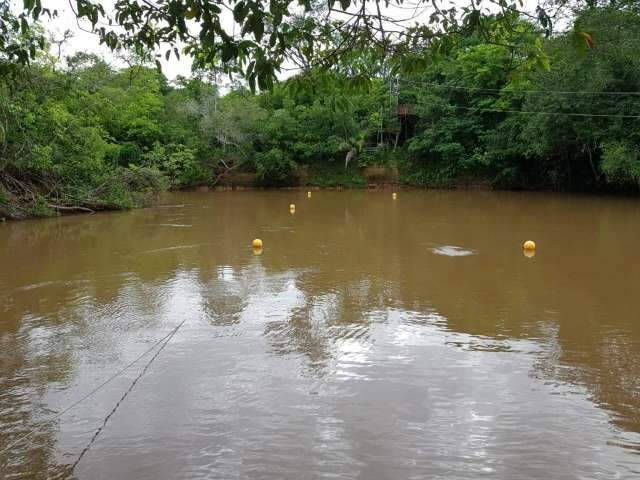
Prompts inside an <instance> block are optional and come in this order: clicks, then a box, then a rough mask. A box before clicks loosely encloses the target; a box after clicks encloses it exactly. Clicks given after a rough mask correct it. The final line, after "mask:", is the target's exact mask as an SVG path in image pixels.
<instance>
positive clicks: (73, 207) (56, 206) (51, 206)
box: [49, 203, 96, 213]
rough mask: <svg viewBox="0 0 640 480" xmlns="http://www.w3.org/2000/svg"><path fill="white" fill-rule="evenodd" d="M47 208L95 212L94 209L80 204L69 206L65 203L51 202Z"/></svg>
mask: <svg viewBox="0 0 640 480" xmlns="http://www.w3.org/2000/svg"><path fill="white" fill-rule="evenodd" d="M49 208H52V209H54V210H58V211H60V212H87V213H96V211H95V210H91V209H90V208H88V207H82V206H80V205H71V206H67V205H53V204H51V203H50V204H49Z"/></svg>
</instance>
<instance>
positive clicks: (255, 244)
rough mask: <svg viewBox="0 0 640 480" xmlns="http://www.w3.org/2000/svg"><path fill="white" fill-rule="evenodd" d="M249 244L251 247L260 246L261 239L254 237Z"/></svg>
mask: <svg viewBox="0 0 640 480" xmlns="http://www.w3.org/2000/svg"><path fill="white" fill-rule="evenodd" d="M251 246H252V247H253V248H262V240H260V239H259V238H256V239H255V240H254V241H253V242H251Z"/></svg>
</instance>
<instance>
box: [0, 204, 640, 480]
mask: <svg viewBox="0 0 640 480" xmlns="http://www.w3.org/2000/svg"><path fill="white" fill-rule="evenodd" d="M290 203H295V204H296V207H297V208H296V211H295V214H291V213H290V212H289V207H288V206H289V204H290ZM253 238H261V239H262V240H263V241H264V249H263V251H262V254H261V255H254V252H253V251H252V249H251V247H250V243H251V240H252V239H253ZM526 239H533V240H535V241H536V242H537V244H538V250H537V253H536V255H535V256H534V257H533V258H526V257H525V256H524V255H523V254H522V250H521V247H520V245H521V244H522V242H523V241H524V240H526ZM639 239H640V202H638V201H637V200H631V199H612V198H595V197H574V196H560V195H550V194H521V193H493V192H432V191H429V192H423V191H415V192H400V193H399V195H398V198H397V200H395V201H394V200H392V198H391V193H390V192H366V191H361V192H360V191H358V192H314V193H313V195H312V197H311V198H310V199H308V198H307V196H306V193H305V192H298V191H277V192H227V193H202V192H200V193H195V192H194V193H176V194H171V195H169V196H167V198H166V199H164V201H163V204H162V205H160V206H158V207H156V208H150V209H144V210H136V211H131V212H121V213H108V214H98V215H93V216H73V217H64V218H58V219H49V220H36V221H26V222H21V223H13V224H4V225H0V266H1V268H0V451H2V453H0V473H1V474H2V475H1V476H2V478H8V479H9V478H25V479H31V478H34V479H45V478H61V479H66V478H79V479H91V480H94V479H96V480H100V479H105V480H107V479H108V480H117V479H133V478H135V479H167V480H169V479H182V478H184V479H224V480H229V479H274V480H275V479H285V478H286V479H318V478H332V479H335V478H338V479H362V480H378V479H393V480H396V479H413V478H416V479H418V478H420V479H422V478H434V479H438V478H442V479H477V478H491V479H505V480H507V479H508V480H513V479H516V480H517V479H537V478H540V479H549V478H563V479H609V478H611V479H614V478H615V479H618V478H622V479H624V478H638V477H639V476H640V318H639V311H640V268H639V266H640V253H639V250H638V241H639ZM182 321H184V325H183V326H182V327H181V328H180V329H179V330H178V331H177V333H176V334H175V336H173V337H172V338H171V341H170V343H168V344H167V346H166V348H165V349H164V350H162V352H161V353H160V354H159V355H158V356H157V357H156V360H155V361H154V362H153V363H151V364H150V365H149V368H148V369H147V370H146V372H145V373H144V375H143V376H142V377H141V378H140V379H139V381H138V382H137V383H136V384H135V386H134V388H133V389H132V390H131V392H130V393H129V394H128V395H127V396H126V398H125V399H124V400H123V401H122V402H121V403H120V405H119V406H118V407H117V408H115V410H114V407H115V406H116V405H117V403H118V401H119V400H120V399H121V398H122V396H123V394H124V393H125V392H126V391H127V389H129V388H130V386H131V384H132V382H133V381H134V380H135V379H136V378H137V377H138V376H139V374H140V373H141V371H142V370H143V368H144V366H145V364H147V362H148V361H149V360H150V358H151V356H152V354H153V353H154V352H151V353H150V354H148V355H147V356H145V357H144V358H143V359H142V360H140V361H139V362H138V363H136V364H135V365H134V366H133V367H132V368H130V369H129V370H127V371H126V372H124V373H123V374H122V375H120V376H118V377H117V378H116V379H115V380H114V381H112V382H111V383H109V384H107V385H106V386H105V387H104V388H102V389H100V390H99V391H98V392H97V393H96V394H95V395H93V396H92V397H90V398H89V399H88V400H86V401H85V402H83V403H81V404H79V405H78V406H77V407H75V408H73V409H72V410H71V411H69V412H68V413H66V414H64V415H62V416H60V417H59V418H55V416H56V415H58V414H59V413H60V412H61V411H63V410H64V409H65V408H66V407H68V406H69V405H71V404H73V403H74V402H75V401H77V400H78V399H80V398H82V397H83V396H84V395H85V394H87V393H88V392H90V391H92V390H93V389H94V388H96V387H97V386H99V385H100V384H102V382H104V381H105V380H106V379H108V378H109V377H110V376H111V375H112V374H113V373H114V372H117V371H118V370H120V369H121V368H123V367H124V366H126V365H127V364H128V363H129V362H131V361H132V360H134V359H135V358H136V357H138V356H139V355H140V354H142V353H144V352H145V351H147V350H148V349H149V348H151V347H152V346H153V345H154V344H155V342H157V341H158V340H159V339H161V338H163V337H164V336H165V335H167V334H168V333H169V332H170V331H171V330H172V329H173V328H174V327H175V326H176V325H178V324H180V322H182ZM110 412H113V414H112V415H111V416H110V417H109V418H108V421H107V422H106V424H105V423H104V422H105V418H107V416H108V415H109V414H110ZM52 418H55V420H54V421H51V419H52ZM101 426H103V428H102V429H101V431H100V433H99V435H98V436H97V437H95V439H94V441H93V442H92V437H94V434H95V432H96V431H97V429H99V428H100V427H101ZM30 432H33V433H32V434H31V436H30V437H29V438H27V439H25V440H24V441H22V442H20V443H17V444H16V443H15V442H16V441H17V440H18V439H20V438H21V437H22V436H23V435H25V434H29V433H30ZM87 446H89V448H88V449H87V450H86V451H85V453H84V455H83V456H82V458H81V460H80V462H78V463H77V466H76V467H75V469H72V467H71V466H72V465H73V464H74V462H76V461H77V459H78V457H79V456H80V455H81V453H82V452H83V450H85V449H86V448H87Z"/></svg>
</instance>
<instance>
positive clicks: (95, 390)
mask: <svg viewBox="0 0 640 480" xmlns="http://www.w3.org/2000/svg"><path fill="white" fill-rule="evenodd" d="M185 320H186V319H185ZM185 320H183V321H182V322H181V323H180V324H179V325H177V326H176V327H175V328H173V329H172V330H171V331H170V332H169V333H168V334H167V335H165V336H164V337H162V338H161V339H160V340H158V341H157V342H156V343H154V344H153V345H152V346H151V348H149V349H148V350H146V351H145V352H143V353H141V354H140V355H139V356H138V357H136V358H135V359H134V360H133V361H131V362H130V363H129V364H127V365H126V366H125V367H123V368H122V369H120V370H119V371H117V372H116V373H114V374H113V375H112V376H111V377H109V378H108V379H107V380H105V381H104V382H102V383H101V384H100V385H98V386H97V387H96V388H94V389H93V390H91V391H90V392H89V393H87V394H86V395H85V396H83V397H82V398H80V399H79V400H77V401H75V402H74V403H72V404H71V405H69V406H68V407H67V408H65V409H64V410H62V411H61V412H59V413H57V414H56V415H54V416H53V417H51V418H50V419H49V420H46V421H44V422H42V423H41V424H40V425H39V426H38V427H36V428H34V429H33V430H31V431H30V432H28V433H26V434H25V435H23V436H22V437H20V438H19V439H17V440H16V441H14V442H12V443H10V444H9V445H8V446H7V447H5V448H4V449H3V450H0V455H1V454H4V453H6V452H8V451H9V450H11V449H12V448H13V447H15V446H16V445H18V444H20V443H22V442H23V441H24V440H26V439H27V438H29V437H31V436H32V435H33V434H35V433H37V432H39V431H40V430H41V429H42V428H43V427H44V426H45V425H48V424H50V423H52V422H54V421H55V420H57V419H58V418H60V417H62V416H63V415H64V414H66V413H68V412H69V411H71V410H72V409H74V408H75V407H77V406H78V405H80V404H81V403H82V402H84V401H85V400H87V399H88V398H90V397H92V396H93V395H95V394H96V393H98V392H99V391H100V390H102V389H103V388H104V387H105V386H107V385H108V384H109V383H111V382H112V381H113V380H115V379H116V378H117V377H119V376H120V375H122V374H123V373H124V372H126V371H127V370H129V369H130V368H131V367H133V366H134V365H135V364H136V363H138V362H139V361H140V360H141V359H142V358H144V357H145V356H146V355H148V354H149V353H150V352H152V351H153V350H154V349H155V348H156V347H157V346H158V345H160V344H161V343H162V342H164V341H165V340H167V339H169V337H173V335H175V333H176V332H177V331H178V329H179V328H180V327H182V325H183V324H184V322H185ZM162 348H164V347H162Z"/></svg>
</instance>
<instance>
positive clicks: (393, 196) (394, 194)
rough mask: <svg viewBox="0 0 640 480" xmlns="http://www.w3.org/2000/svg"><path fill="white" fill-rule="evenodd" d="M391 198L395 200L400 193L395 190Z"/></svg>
mask: <svg viewBox="0 0 640 480" xmlns="http://www.w3.org/2000/svg"><path fill="white" fill-rule="evenodd" d="M391 198H393V199H394V200H395V199H396V198H398V194H397V193H396V192H393V193H392V194H391Z"/></svg>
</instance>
